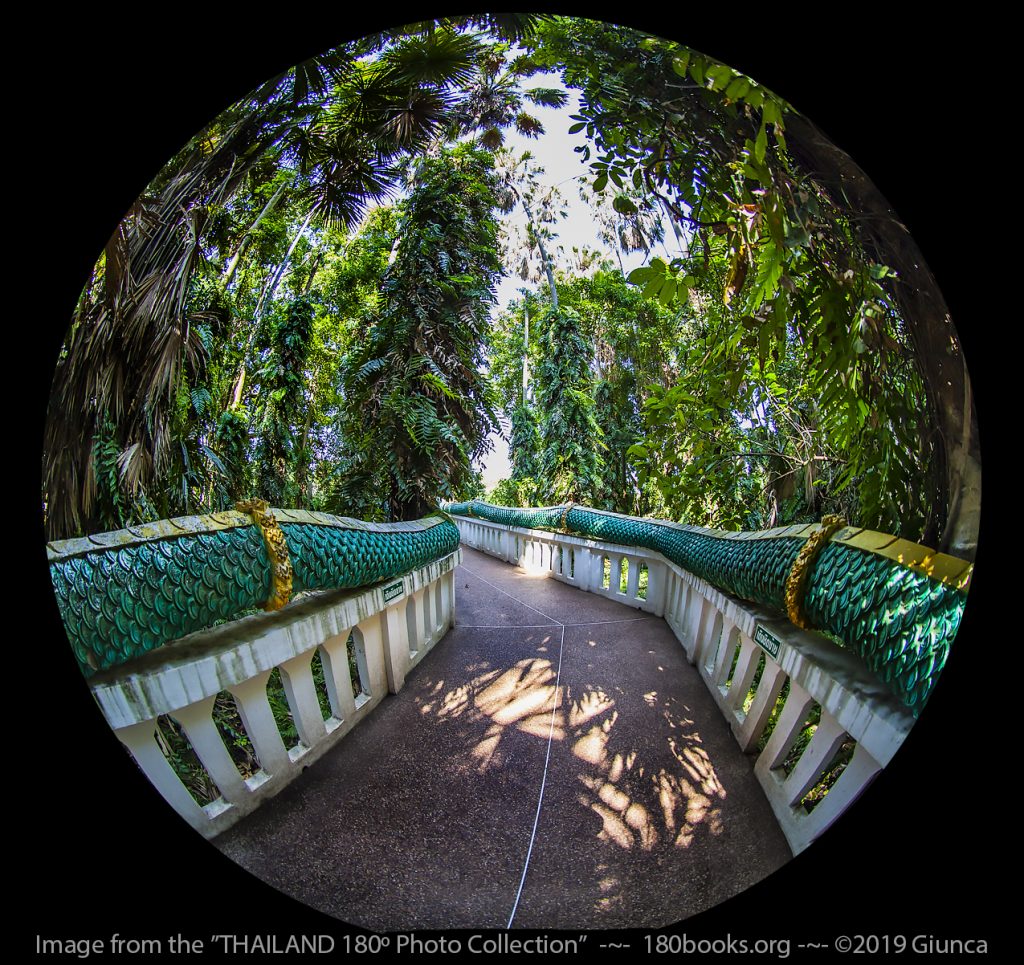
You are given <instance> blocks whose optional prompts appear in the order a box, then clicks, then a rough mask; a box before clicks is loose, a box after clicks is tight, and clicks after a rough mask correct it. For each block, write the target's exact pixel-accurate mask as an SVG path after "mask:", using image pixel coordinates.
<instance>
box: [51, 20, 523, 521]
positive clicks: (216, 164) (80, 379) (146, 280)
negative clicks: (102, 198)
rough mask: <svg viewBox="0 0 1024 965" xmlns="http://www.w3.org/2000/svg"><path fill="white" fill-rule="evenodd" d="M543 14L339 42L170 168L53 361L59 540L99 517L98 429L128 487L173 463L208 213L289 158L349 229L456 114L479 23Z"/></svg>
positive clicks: (260, 93) (194, 356)
mask: <svg viewBox="0 0 1024 965" xmlns="http://www.w3.org/2000/svg"><path fill="white" fill-rule="evenodd" d="M537 19H538V18H536V17H532V16H529V15H494V16H482V17H480V16H478V17H466V18H455V19H449V20H446V21H435V22H431V23H428V24H425V25H419V26H416V27H412V28H406V29H404V30H401V31H396V32H394V33H393V34H381V35H378V36H375V37H370V38H365V39H364V40H361V41H357V42H353V43H348V44H344V45H342V46H340V47H337V48H335V49H334V50H331V51H329V52H327V53H325V54H323V55H320V56H318V57H314V58H312V59H311V60H309V61H306V62H305V63H303V64H300V65H299V66H297V67H295V68H292V69H291V70H289V71H286V72H285V73H283V74H281V75H279V76H278V77H275V78H273V79H271V80H269V81H267V83H265V84H264V85H262V86H261V87H260V88H258V89H257V90H256V91H254V92H253V93H252V94H251V95H249V96H248V97H247V98H245V99H243V100H242V101H240V102H239V103H238V104H236V105H234V106H233V107H232V108H230V109H229V110H227V111H225V112H224V113H223V114H222V115H221V116H220V117H218V118H217V119H216V120H215V121H214V122H213V123H212V124H211V125H209V126H208V127H207V128H206V129H205V130H203V131H202V132H201V133H200V134H198V135H197V136H196V137H194V138H193V139H192V140H191V141H190V142H189V143H188V144H187V145H186V146H185V147H184V148H183V149H182V150H181V151H180V152H179V153H178V154H177V155H176V156H175V157H174V158H173V159H172V160H171V161H170V162H169V163H168V164H167V165H166V166H165V168H164V170H163V171H162V172H161V174H160V175H159V176H158V177H157V178H156V179H155V180H154V182H153V183H152V184H151V185H150V187H149V188H148V189H147V191H146V192H145V193H144V194H143V196H142V197H140V198H139V200H138V201H137V202H136V204H135V205H134V206H133V207H132V209H131V211H129V213H128V215H127V216H126V217H125V219H124V220H123V221H122V222H121V224H120V225H119V226H118V228H117V230H116V231H115V233H114V235H113V237H112V238H111V239H110V241H109V242H108V244H107V246H106V248H105V249H104V252H103V254H102V255H101V257H100V259H99V261H98V262H97V265H96V267H95V269H94V271H93V275H92V277H91V279H90V280H89V282H88V284H87V286H86V288H85V290H84V292H83V294H82V296H81V298H80V300H79V303H78V306H77V308H76V310H75V313H74V316H73V319H72V325H71V329H70V331H69V335H68V338H67V341H66V344H65V347H64V351H63V352H62V355H61V359H60V361H59V363H58V367H57V371H56V373H55V377H54V382H53V391H52V396H51V407H50V413H49V418H48V420H47V426H46V435H45V441H44V466H43V469H44V472H43V489H44V498H45V500H46V506H47V531H48V535H49V536H50V538H59V537H64V536H70V535H72V534H74V533H80V532H83V531H86V530H89V529H93V528H95V527H96V525H97V521H98V518H99V517H98V506H97V494H98V488H99V480H98V479H97V472H96V465H95V459H94V450H95V443H94V440H97V439H98V438H99V437H101V436H102V435H103V431H104V427H106V426H113V427H114V437H113V438H109V439H106V440H105V441H106V447H107V448H106V451H107V452H118V455H117V456H116V476H117V479H116V480H115V483H116V484H118V485H120V486H121V487H122V488H123V489H125V490H126V491H127V492H129V493H136V492H139V491H140V490H141V489H142V487H143V485H144V484H145V483H146V482H147V481H149V480H152V479H154V478H158V477H159V476H160V474H161V473H162V472H165V471H166V470H167V468H168V467H169V466H170V465H171V463H172V461H173V457H174V452H173V449H174V445H173V444H174V433H173V413H174V407H175V401H176V396H177V394H178V391H179V387H180V386H181V385H182V384H183V380H185V381H187V383H188V384H194V382H195V379H196V378H197V376H198V375H199V374H200V373H201V371H202V367H203V365H204V362H205V358H206V350H205V348H204V346H203V344H202V342H201V339H200V338H199V336H198V334H197V330H196V328H197V325H196V323H197V322H198V321H199V320H200V319H199V318H198V317H197V315H196V313H195V311H194V310H193V309H192V306H191V305H190V295H191V294H192V291H193V286H194V283H195V280H196V278H197V275H198V272H199V271H200V269H201V268H202V267H203V264H204V239H205V237H206V235H207V233H208V230H209V227H210V221H211V215H212V213H213V212H215V211H216V210H217V209H222V208H224V207H226V206H227V205H229V204H230V203H231V202H232V200H233V199H234V198H236V197H238V196H239V194H240V193H241V192H242V191H243V190H245V189H247V188H248V189H249V190H252V189H253V188H254V187H255V186H256V185H258V184H259V183H261V182H262V181H265V180H266V179H267V178H268V177H273V175H274V173H275V172H276V171H277V170H278V169H279V168H280V167H281V166H282V165H285V166H287V165H291V166H294V167H295V168H296V170H298V171H299V172H301V174H302V175H303V176H304V177H305V179H306V181H307V184H308V188H309V200H308V208H307V211H306V214H307V216H308V219H309V221H315V222H317V223H320V224H340V225H349V224H351V223H352V222H353V221H354V220H355V219H356V218H357V217H358V215H359V214H360V212H361V211H362V210H363V209H364V207H365V205H366V204H367V203H368V202H370V201H373V200H376V199H380V198H382V197H385V196H386V195H387V194H388V193H389V192H390V191H391V190H393V189H394V186H395V183H396V172H395V167H394V164H395V161H396V160H397V158H398V157H399V156H400V155H402V154H404V153H409V152H412V151H416V150H418V149H420V148H422V147H423V146H424V145H425V144H427V143H428V142H430V141H431V140H432V139H433V138H434V137H436V135H437V133H438V132H439V131H440V130H441V129H442V127H443V125H444V124H445V123H447V122H448V120H449V113H450V112H451V111H452V110H453V109H454V108H455V106H456V104H457V98H456V96H455V92H456V89H457V88H458V86H459V85H460V84H463V83H465V82H466V81H467V80H468V79H469V77H470V75H471V74H472V71H473V69H474V67H473V65H474V63H475V60H476V58H477V57H478V55H479V54H480V52H481V51H482V50H483V49H484V43H483V40H482V39H481V38H480V36H478V32H479V31H486V32H490V33H491V34H493V35H495V36H498V37H501V38H503V39H506V40H509V41H515V40H518V39H521V38H522V37H524V36H526V35H527V34H528V33H529V32H530V31H531V30H532V29H533V27H534V26H535V24H536V22H537ZM307 223H309V222H307ZM236 264H237V263H236ZM233 273H234V266H233V267H232V268H231V274H233Z"/></svg>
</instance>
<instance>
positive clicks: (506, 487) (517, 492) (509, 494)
mask: <svg viewBox="0 0 1024 965" xmlns="http://www.w3.org/2000/svg"><path fill="white" fill-rule="evenodd" d="M539 491H540V486H539V484H538V482H537V480H536V479H534V478H533V477H532V476H520V477H519V478H515V479H502V480H501V481H500V482H499V483H498V484H497V485H496V486H495V487H494V488H493V489H492V490H491V491H490V492H489V493H487V495H486V497H484V499H485V501H486V502H488V503H492V504H493V505H495V506H512V507H516V508H522V507H526V506H536V505H537V502H538V496H537V494H538V492H539Z"/></svg>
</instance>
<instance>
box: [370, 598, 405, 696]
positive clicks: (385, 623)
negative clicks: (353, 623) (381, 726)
mask: <svg viewBox="0 0 1024 965" xmlns="http://www.w3.org/2000/svg"><path fill="white" fill-rule="evenodd" d="M408 605H409V601H407V600H401V601H399V602H398V603H396V604H395V605H394V606H390V607H388V608H387V609H386V610H385V611H384V612H383V613H382V614H381V615H380V623H381V637H382V641H383V652H384V670H385V674H386V676H387V682H388V690H389V691H391V693H393V694H397V693H398V692H399V691H400V690H401V689H402V686H403V685H404V684H405V675H406V672H407V671H408V669H409V621H408V619H407V618H406V611H407V609H408ZM399 610H401V612H399ZM360 625H361V624H360Z"/></svg>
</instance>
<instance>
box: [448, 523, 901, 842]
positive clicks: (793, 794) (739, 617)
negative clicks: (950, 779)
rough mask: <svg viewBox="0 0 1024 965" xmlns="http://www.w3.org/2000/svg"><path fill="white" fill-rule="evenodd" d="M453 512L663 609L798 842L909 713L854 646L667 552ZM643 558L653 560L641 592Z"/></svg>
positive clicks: (844, 795) (486, 543)
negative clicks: (750, 598)
mask: <svg viewBox="0 0 1024 965" xmlns="http://www.w3.org/2000/svg"><path fill="white" fill-rule="evenodd" d="M453 518H454V520H455V522H456V524H457V525H458V527H459V531H460V533H461V535H462V542H463V543H465V544H466V545H467V546H470V547H472V548H474V549H478V550H481V551H482V552H485V553H489V554H491V555H493V556H497V557H499V558H500V559H504V560H505V561H506V562H509V563H513V564H517V565H519V566H531V560H532V559H533V557H528V556H526V551H525V547H528V546H536V547H538V548H540V547H548V552H549V553H550V554H552V555H551V557H550V558H551V559H553V560H554V561H555V562H554V563H553V564H552V565H551V566H550V567H543V566H540V567H537V570H538V571H539V572H545V571H546V570H547V571H549V575H550V576H552V577H554V578H555V579H557V580H561V581H562V582H564V583H568V584H570V585H572V586H575V587H577V588H579V589H581V590H586V591H588V592H591V593H599V594H601V595H602V596H607V597H610V598H611V599H615V600H618V601H619V602H622V603H625V604H627V605H629V606H634V607H638V608H639V609H641V610H644V611H646V612H649V613H653V614H655V615H656V616H664V618H665V620H666V622H667V623H668V625H669V627H670V628H671V630H672V632H673V633H674V634H675V636H676V638H677V639H678V640H679V642H680V644H681V645H682V647H683V651H684V653H685V654H686V658H687V660H688V661H689V662H690V663H692V664H694V665H695V666H696V668H697V670H698V672H699V673H700V675H701V678H702V679H703V680H704V682H705V684H706V685H707V687H708V689H709V690H710V692H711V694H712V696H713V697H714V698H715V701H716V703H717V704H718V706H719V708H720V710H721V711H722V713H723V715H724V716H725V718H726V720H728V722H729V724H730V726H731V728H732V731H733V733H734V734H735V736H736V740H737V742H738V743H739V745H740V747H741V748H742V749H743V751H744V752H745V753H748V754H750V755H751V756H752V758H753V766H754V774H755V775H756V777H757V779H758V780H759V781H760V783H761V786H762V788H763V789H764V792H765V795H766V797H767V798H768V802H769V805H770V806H771V809H772V812H773V813H774V815H775V817H776V819H777V821H778V823H779V826H780V827H781V829H782V831H783V833H784V834H785V836H786V839H787V841H788V842H789V845H790V848H791V849H792V851H793V853H794V854H797V853H799V852H800V851H802V850H803V849H804V848H806V847H807V845H808V844H810V843H811V842H812V841H813V840H814V839H815V838H817V837H818V836H819V835H820V834H821V833H822V832H823V831H825V830H826V829H827V828H828V827H829V825H831V824H832V822H833V821H835V819H836V818H837V817H838V816H839V815H840V814H842V812H843V811H844V810H845V809H846V808H847V807H848V806H849V805H850V804H851V803H853V801H854V800H856V798H857V797H858V796H859V794H860V793H861V792H862V791H863V790H864V788H865V787H867V785H868V784H869V783H870V782H871V781H872V780H873V779H874V777H875V776H876V775H877V774H878V772H879V771H880V770H881V769H882V768H883V767H885V766H886V765H887V764H888V763H889V761H890V760H891V759H892V756H893V754H894V753H895V752H896V750H897V749H898V748H899V746H900V744H901V743H902V742H903V740H904V738H905V737H906V735H907V733H908V732H909V730H910V727H911V726H912V725H913V722H914V718H913V716H912V715H911V714H910V712H909V711H908V710H907V709H906V708H904V707H903V705H902V704H901V703H900V702H899V701H898V700H897V699H896V698H895V697H894V696H893V695H892V694H891V693H890V692H889V690H888V688H887V687H886V686H885V685H884V684H883V683H882V682H881V681H879V680H878V679H877V678H876V677H875V676H874V675H873V674H871V672H870V671H868V669H867V668H866V667H865V665H864V663H863V661H862V660H861V659H860V658H859V657H858V656H857V655H856V654H854V653H852V652H850V651H849V650H844V649H842V648H841V647H839V646H837V645H836V644H834V643H832V642H831V641H830V640H828V639H826V638H825V637H823V636H822V635H821V634H817V633H812V632H808V631H805V630H801V629H799V628H798V627H796V626H794V625H793V624H792V623H790V622H789V621H788V620H786V619H785V618H783V617H780V616H779V615H778V614H776V613H773V612H772V611H769V610H767V609H765V608H764V607H759V606H757V605H755V604H752V603H748V602H746V601H743V600H738V599H736V598H734V597H731V596H729V595H728V594H726V593H723V592H721V591H720V590H718V589H716V588H715V587H713V586H711V585H710V584H709V583H707V582H706V581H704V580H702V579H700V578H699V577H697V576H695V575H694V574H693V573H690V572H688V571H686V570H684V569H682V568H681V567H679V566H677V565H676V564H675V563H672V562H671V561H669V560H668V559H666V558H665V557H664V556H662V555H661V554H660V553H656V552H654V551H652V550H647V549H644V548H642V547H635V546H629V547H626V546H621V545H618V544H615V543H605V542H601V541H598V540H590V539H585V538H582V537H579V536H570V535H566V534H561V533H550V532H546V531H542V530H531V529H525V528H522V527H516V526H502V525H500V524H497V523H491V522H488V521H486V520H479V519H472V520H469V519H465V518H463V517H453ZM559 549H561V551H562V557H561V561H562V562H561V564H559V563H558V550H559ZM606 560H607V561H608V564H609V569H610V575H609V577H608V579H607V584H606V577H605V561H606ZM623 562H625V563H626V565H627V567H628V570H627V576H626V580H625V589H623V587H622V574H621V571H620V567H621V566H622V563H623ZM641 565H643V566H645V567H646V569H647V587H646V592H645V593H644V594H643V595H642V596H641V593H640V584H641V580H640V572H641V571H640V567H641ZM784 692H785V693H784ZM783 697H784V701H783ZM812 715H813V716H812ZM815 719H816V723H814V722H813V720H815ZM769 729H770V730H769ZM808 738H809V740H808ZM800 743H803V744H805V746H803V748H802V750H801V749H800V747H799V744H800ZM851 745H852V748H853V750H852V755H851V753H850V751H849V748H850V746H851ZM844 747H845V749H846V753H845V755H844V757H845V761H846V762H845V766H844V767H842V770H841V773H839V776H838V778H835V779H833V778H832V777H831V775H830V772H831V771H833V770H837V769H838V767H839V765H835V766H833V765H834V762H835V761H836V754H837V752H838V751H840V750H841V749H843V748H844ZM840 763H841V762H840ZM815 788H819V789H825V788H827V791H826V792H825V793H824V796H822V795H821V793H820V790H819V793H818V794H817V795H816V797H815V800H816V803H815V804H814V806H813V808H809V807H808V806H806V805H805V804H804V799H805V797H806V796H807V794H808V792H809V791H811V790H813V789H815Z"/></svg>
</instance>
